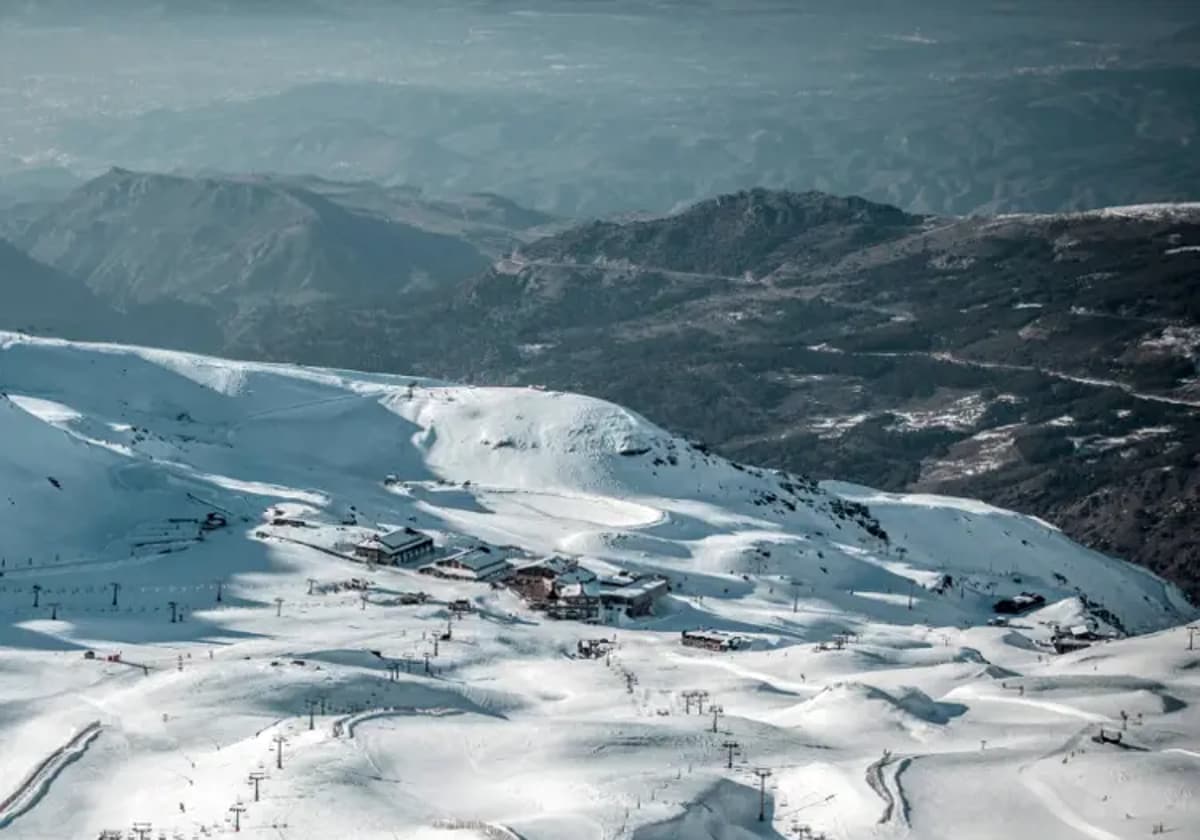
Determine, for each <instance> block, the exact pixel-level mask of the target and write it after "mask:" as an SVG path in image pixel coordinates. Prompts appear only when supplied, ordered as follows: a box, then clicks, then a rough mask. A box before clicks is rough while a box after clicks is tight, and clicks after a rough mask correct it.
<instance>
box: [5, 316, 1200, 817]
mask: <svg viewBox="0 0 1200 840" xmlns="http://www.w3.org/2000/svg"><path fill="white" fill-rule="evenodd" d="M0 391H3V393H4V396H3V397H2V398H0V558H2V563H3V565H2V567H0V571H2V572H3V575H2V576H0V744H2V745H3V749H0V802H4V803H5V804H4V809H3V810H0V837H4V838H13V840H34V839H35V838H36V840H43V838H46V839H49V838H53V840H63V838H72V839H73V840H74V838H96V837H100V836H102V832H109V834H107V835H106V836H108V837H139V836H146V837H152V838H156V837H168V838H176V837H179V838H200V837H213V836H225V835H232V834H234V833H236V830H237V829H240V833H242V834H246V835H249V836H254V837H270V838H293V840H300V839H301V838H325V837H331V836H332V837H354V838H356V840H358V839H360V838H361V840H370V839H371V838H380V840H383V838H388V839H389V840H391V839H392V838H406V840H407V839H408V838H413V839H414V840H416V839H417V838H419V839H420V840H429V839H430V838H444V840H456V838H462V839H463V840H469V839H470V838H483V837H489V838H506V840H512V838H524V840H576V839H577V838H578V840H604V839H605V838H636V840H658V838H692V837H696V838H709V837H711V838H719V840H741V838H751V837H756V838H757V837H765V838H793V837H804V836H812V837H819V836H821V835H825V836H826V837H828V838H839V840H841V838H847V839H849V838H893V837H895V838H900V837H905V838H907V837H911V838H922V840H925V839H928V840H935V839H936V840H962V838H980V840H986V838H1004V840H1011V838H1013V837H1029V838H1064V840H1077V839H1078V838H1093V840H1110V838H1122V840H1124V838H1133V837H1148V836H1151V835H1152V834H1155V833H1158V832H1160V831H1161V832H1164V833H1165V834H1166V835H1167V836H1172V837H1178V838H1185V837H1197V836H1200V797H1197V796H1196V783H1197V780H1198V779H1200V758H1198V756H1200V711H1198V709H1200V650H1192V649H1189V631H1188V629H1187V626H1186V625H1187V624H1188V623H1189V622H1193V621H1194V620H1195V618H1196V614H1195V611H1194V610H1193V609H1192V608H1191V607H1190V606H1189V605H1188V604H1187V603H1186V601H1185V600H1184V599H1183V597H1182V596H1181V595H1180V593H1179V592H1178V591H1177V590H1175V589H1174V587H1172V586H1170V585H1168V584H1166V583H1164V582H1163V581H1162V580H1160V579H1159V578H1157V577H1155V576H1154V575H1152V574H1150V573H1148V572H1146V571H1144V570H1142V569H1139V568H1135V567H1133V566H1130V565H1127V564H1125V563H1123V562H1121V561H1119V560H1117V559H1113V558H1109V557H1105V556H1103V555H1100V554H1097V553H1095V552H1092V551H1089V550H1086V549H1084V548H1082V547H1080V546H1078V545H1076V544H1074V543H1072V542H1071V541H1070V540H1069V539H1067V538H1066V537H1065V536H1063V535H1062V534H1061V533H1059V532H1058V531H1057V530H1055V529H1054V528H1052V527H1050V526H1048V525H1047V524H1046V523H1043V522H1040V521H1037V520H1035V519H1031V518H1028V517H1024V516H1019V515H1016V514H1013V513H1010V512H1007V511H1003V510H998V509H996V508H992V507H989V506H987V505H985V504H982V503H979V502H974V501H969V500H961V499H950V498H942V497H932V496H898V495H892V494H885V493H880V492H876V491H873V490H870V489H867V488H863V487H857V486H851V485H845V484H837V483H825V484H821V485H817V484H815V483H812V482H809V481H807V480H805V479H803V478H800V477H796V476H789V475H784V474H780V473H777V472H773V471H770V470H762V469H757V468H755V467H751V466H746V465H740V464H733V463H730V462H728V461H725V460H723V459H721V458H719V457H716V456H714V455H712V454H710V453H708V452H707V451H706V450H705V448H704V447H702V446H697V445H693V444H691V443H688V442H686V441H684V440H681V439H679V438H676V437H673V436H671V435H670V434H668V433H666V432H664V431H662V430H661V429H659V428H657V427H655V426H654V425H653V424H651V423H650V422H648V421H647V420H645V419H643V418H641V417H639V416H638V415H636V414H634V413H632V412H630V411H627V410H625V409H622V408H620V407H618V406H614V405H611V404H608V403H604V402H601V401H598V400H594V399H590V398H585V397H580V396H575V395H571V394H564V393H555V392H548V391H542V390H537V389H520V388H473V387H466V386H456V385H452V384H448V383H442V382H434V381H429V380H423V379H413V378H410V377H404V376H384V375H371V374H358V373H352V372H346V371H335V370H320V369H305V368H300V367H290V366H282V365H265V364H253V363H242V362H233V361H224V360H219V359H213V358H205V357H200V356H193V355H187V354H181V353H174V352H165V351H159V350H150V349H140V348H132V347H120V346H106V345H85V344H75V343H69V342H62V341H56V340H49V339H35V338H29V337H26V336H21V335H16V334H0ZM217 516H219V517H220V522H217V523H213V522H212V521H211V519H212V517H217ZM210 524H211V525H212V526H213V527H211V528H209V527H204V526H205V525H210ZM404 527H408V528H412V529H414V530H417V531H420V532H423V533H425V534H428V535H430V536H431V537H433V539H434V542H435V546H436V548H435V552H434V554H433V555H431V556H428V557H426V558H424V559H422V560H421V561H419V562H416V563H406V564H403V565H401V566H398V567H391V566H385V565H365V564H364V563H363V562H359V561H356V560H355V559H353V558H354V550H353V546H354V545H355V543H357V542H358V541H360V540H362V539H364V538H365V537H366V536H368V535H370V534H371V533H379V532H384V531H388V530H391V529H394V528H404ZM480 546H483V547H485V548H486V549H487V552H486V553H487V554H488V556H491V557H494V558H497V559H505V560H507V561H508V562H509V563H511V564H512V565H514V566H519V565H521V564H523V563H529V562H534V561H537V560H540V559H543V558H545V557H547V556H551V555H554V556H558V557H560V558H564V559H567V560H574V561H577V562H578V563H579V564H581V565H582V566H584V567H587V568H591V569H593V570H596V571H597V572H598V573H600V574H601V575H606V576H609V577H613V576H617V575H619V574H620V573H621V572H626V573H628V574H627V576H636V575H661V576H664V577H665V578H666V579H667V580H668V581H669V586H670V590H669V591H668V592H666V593H665V594H663V595H662V597H660V598H658V600H657V601H656V602H655V603H654V604H653V609H652V613H651V614H650V615H645V616H641V617H636V618H629V617H624V616H621V617H617V616H616V614H615V613H607V612H606V614H605V618H604V623H601V624H588V623H583V622H580V621H574V620H554V619H552V618H550V617H549V616H548V614H547V613H546V612H544V611H539V610H535V609H533V608H532V606H531V604H530V603H528V602H526V601H525V600H522V598H521V597H519V596H518V594H517V592H515V591H514V590H513V589H512V588H509V587H507V586H503V585H491V584H488V583H480V582H473V581H467V580H458V579H452V578H442V577H435V576H430V575H427V574H421V573H419V572H418V571H417V567H418V566H419V565H422V564H423V563H427V562H431V561H433V560H437V559H439V558H445V557H448V556H450V555H452V554H453V553H454V552H456V551H460V550H465V549H471V548H477V547H480ZM417 592H423V593H425V595H426V598H425V599H424V600H420V599H414V598H411V597H407V596H406V593H417ZM1024 592H1029V593H1036V594H1037V595H1038V596H1040V597H1042V598H1044V599H1045V600H1044V602H1043V603H1039V604H1037V605H1033V606H1031V608H1030V609H1028V610H1026V611H1024V612H1023V613H1022V614H1019V615H1012V616H1009V617H1008V622H1007V626H993V625H991V624H989V620H990V619H994V618H995V615H996V614H995V612H994V611H993V610H994V606H995V604H996V603H997V602H998V601H999V600H1001V599H1005V598H1008V599H1011V598H1014V597H1016V596H1018V595H1020V593H1024ZM1018 600H1020V599H1019V598H1018ZM456 602H457V603H456ZM462 602H465V604H464V603H462ZM35 603H36V606H34V605H35ZM452 607H453V608H452ZM173 618H174V619H175V620H173ZM1070 627H1075V628H1079V627H1087V628H1088V629H1089V632H1090V634H1091V635H1090V636H1089V641H1087V642H1086V644H1085V645H1081V646H1079V649H1077V650H1074V651H1069V652H1065V653H1055V651H1054V649H1053V648H1052V647H1050V646H1049V641H1050V639H1051V636H1052V634H1053V633H1055V632H1056V630H1055V628H1060V629H1059V630H1058V632H1059V633H1061V632H1062V630H1061V628H1070ZM701 629H707V630H711V631H723V632H725V633H728V634H732V635H735V636H738V637H740V638H741V639H742V640H743V642H744V643H743V644H742V645H741V646H740V647H738V648H737V649H730V650H707V649H702V648H697V647H691V646H684V645H683V644H681V633H682V632H683V631H696V630H701ZM447 635H448V636H449V638H445V637H446V636H447ZM1198 635H1200V634H1198ZM601 638H603V639H607V640H610V641H611V643H612V649H611V650H610V651H609V652H607V653H605V654H602V655H601V656H599V657H597V658H586V657H583V656H580V655H578V654H577V652H578V650H579V643H580V642H581V641H583V640H593V639H601ZM718 638H719V637H718ZM714 707H715V708H716V710H717V712H716V713H715V714H714V713H713V709H714ZM701 708H702V709H703V713H701V712H700V709H701ZM731 759H732V760H731ZM767 771H769V773H768V772H767ZM255 779H257V781H255ZM256 785H257V787H258V789H259V796H258V797H257V799H256V797H255V786H256ZM760 785H761V788H760ZM760 789H761V791H762V799H761V805H762V810H763V816H764V819H763V820H762V821H761V822H760V821H759V819H758V817H759V811H760ZM135 827H136V828H137V829H139V830H140V834H139V831H135Z"/></svg>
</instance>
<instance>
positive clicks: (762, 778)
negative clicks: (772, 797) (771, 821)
mask: <svg viewBox="0 0 1200 840" xmlns="http://www.w3.org/2000/svg"><path fill="white" fill-rule="evenodd" d="M754 775H755V776H758V821H759V822H766V821H767V778H768V777H769V776H770V775H771V771H770V770H769V769H767V768H766V767H755V768H754Z"/></svg>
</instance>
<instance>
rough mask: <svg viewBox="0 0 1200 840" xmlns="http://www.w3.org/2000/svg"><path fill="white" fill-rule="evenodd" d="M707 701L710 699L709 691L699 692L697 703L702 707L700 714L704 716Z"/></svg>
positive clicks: (697, 693)
mask: <svg viewBox="0 0 1200 840" xmlns="http://www.w3.org/2000/svg"><path fill="white" fill-rule="evenodd" d="M707 699H708V692H707V691H697V692H696V702H697V703H698V704H699V706H700V714H704V701H705V700H707Z"/></svg>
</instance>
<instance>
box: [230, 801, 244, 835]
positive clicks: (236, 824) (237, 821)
mask: <svg viewBox="0 0 1200 840" xmlns="http://www.w3.org/2000/svg"><path fill="white" fill-rule="evenodd" d="M229 810H230V811H231V812H232V813H233V830H234V831H241V830H242V814H243V813H244V812H245V810H246V806H245V805H243V804H242V803H241V802H235V803H234V804H232V805H230V806H229Z"/></svg>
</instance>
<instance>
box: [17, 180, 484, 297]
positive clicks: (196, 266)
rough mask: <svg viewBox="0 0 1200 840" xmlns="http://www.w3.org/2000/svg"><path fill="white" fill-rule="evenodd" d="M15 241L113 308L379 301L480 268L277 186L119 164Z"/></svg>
mask: <svg viewBox="0 0 1200 840" xmlns="http://www.w3.org/2000/svg"><path fill="white" fill-rule="evenodd" d="M18 244H19V245H20V246H22V247H23V248H25V249H26V250H27V251H28V252H29V253H30V254H31V255H32V256H34V257H35V258H37V259H40V260H42V261H44V262H46V263H48V264H51V265H54V266H55V267H57V268H59V269H60V270H62V271H64V272H66V273H68V274H72V275H74V276H78V277H81V278H84V279H85V280H86V282H87V283H88V285H89V287H91V288H92V289H93V290H95V291H97V292H98V293H100V294H102V295H104V296H105V297H106V298H108V299H110V300H113V301H115V302H117V303H118V304H119V305H125V304H129V303H151V302H156V301H163V300H170V301H182V302H186V303H191V304H201V305H208V306H217V307H221V308H242V307H246V306H249V305H252V304H258V303H282V302H287V303H302V302H308V301H314V300H318V299H322V298H326V297H330V296H334V295H338V296H348V297H352V298H370V297H387V296H390V295H396V294H398V293H400V292H402V291H404V290H405V289H406V288H408V287H412V286H416V287H421V286H426V285H428V283H429V282H434V283H436V282H441V281H444V280H447V279H457V278H462V277H466V276H469V275H470V274H472V273H475V272H477V271H479V270H480V269H481V268H482V267H483V266H485V265H486V264H487V260H486V259H485V258H484V257H483V256H482V255H481V254H479V253H478V251H476V250H475V249H474V248H473V247H472V246H470V245H469V244H467V243H466V242H464V241H462V240H461V239H458V238H455V237H449V236H445V235H441V234H435V233H429V232H426V231H423V230H419V229H417V228H414V227H412V226H408V225H402V224H398V223H395V222H391V221H388V220H385V219H382V218H379V217H376V216H373V215H367V214H364V213H355V212H352V211H350V210H347V209H346V208H344V207H342V206H340V205H338V204H336V203H335V202H332V201H329V200H328V199H326V198H324V197H322V196H320V195H318V194H316V193H313V192H309V191H306V190H302V189H299V188H296V187H292V186H287V185H283V184H280V183H277V182H272V181H266V180H254V179H234V178H223V179H218V178H185V177H181V176H173V175H157V174H144V173H134V172H129V171H126V170H120V169H114V170H112V171H111V172H110V173H108V174H107V175H105V176H102V177H101V178H97V179H95V180H93V181H91V182H89V183H87V184H85V185H84V186H83V187H81V188H79V189H78V190H76V191H74V192H73V193H71V194H70V195H69V196H68V197H67V198H66V199H65V200H64V201H62V202H60V203H58V204H57V205H55V206H54V207H53V208H52V209H50V210H49V212H47V213H45V214H44V215H43V216H41V217H40V218H38V219H37V220H36V221H34V222H32V223H31V224H29V225H28V226H27V227H26V228H25V229H24V230H23V231H22V232H21V233H20V236H19V238H18Z"/></svg>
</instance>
